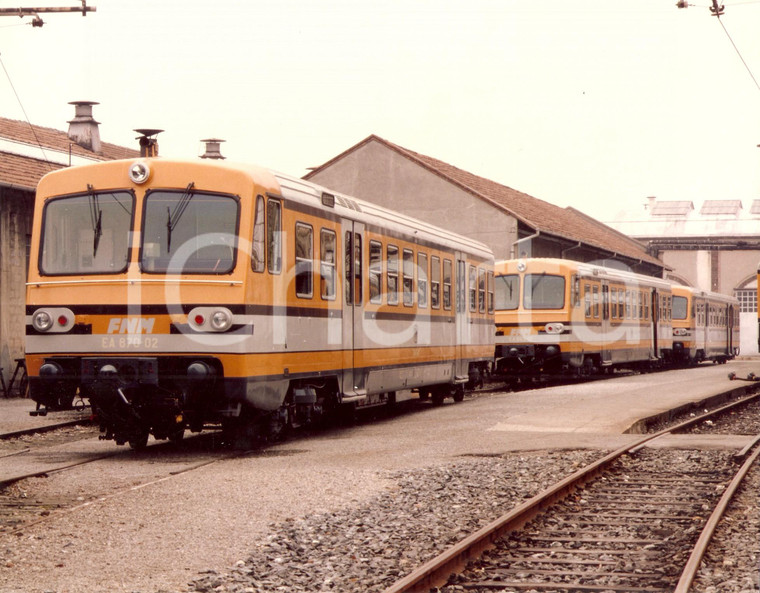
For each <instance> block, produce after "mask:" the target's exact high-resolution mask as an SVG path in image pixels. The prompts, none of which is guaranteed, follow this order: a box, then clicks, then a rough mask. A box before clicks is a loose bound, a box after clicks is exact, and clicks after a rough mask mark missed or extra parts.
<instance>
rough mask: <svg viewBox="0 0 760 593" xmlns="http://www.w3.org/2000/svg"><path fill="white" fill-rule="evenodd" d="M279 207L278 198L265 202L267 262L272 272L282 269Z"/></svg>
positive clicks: (280, 207)
mask: <svg viewBox="0 0 760 593" xmlns="http://www.w3.org/2000/svg"><path fill="white" fill-rule="evenodd" d="M281 209H282V206H281V204H280V202H279V201H278V200H269V202H268V203H267V263H268V265H269V272H270V273H272V274H279V273H280V272H281V271H282V230H281V228H280V224H281V222H280V221H281Z"/></svg>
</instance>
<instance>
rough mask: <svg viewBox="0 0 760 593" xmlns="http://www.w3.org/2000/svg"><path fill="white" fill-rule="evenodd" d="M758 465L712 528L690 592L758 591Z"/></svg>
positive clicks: (759, 587)
mask: <svg viewBox="0 0 760 593" xmlns="http://www.w3.org/2000/svg"><path fill="white" fill-rule="evenodd" d="M758 492H760V468H758V467H754V468H753V469H752V470H751V471H750V473H749V474H748V475H747V477H746V478H745V482H744V484H743V485H742V487H741V489H740V490H739V492H738V493H737V495H736V498H735V499H734V500H733V501H732V503H731V505H730V506H729V509H728V515H727V517H726V518H725V519H724V521H722V522H721V524H720V525H719V526H718V528H717V529H716V531H715V535H714V536H713V541H712V542H711V544H710V548H709V550H708V551H707V554H706V556H705V558H704V559H703V561H702V566H701V568H700V571H699V576H698V578H697V580H696V581H695V582H694V583H693V585H692V588H691V591H692V592H693V593H752V592H754V591H760V505H758Z"/></svg>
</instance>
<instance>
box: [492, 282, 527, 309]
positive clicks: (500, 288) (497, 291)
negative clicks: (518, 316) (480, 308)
mask: <svg viewBox="0 0 760 593" xmlns="http://www.w3.org/2000/svg"><path fill="white" fill-rule="evenodd" d="M493 297H494V308H495V309H496V310H497V311H514V310H515V309H517V307H518V306H519V305H520V277H519V276H518V275H517V274H507V275H506V276H496V277H495V278H494V295H493Z"/></svg>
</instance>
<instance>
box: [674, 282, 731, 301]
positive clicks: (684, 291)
mask: <svg viewBox="0 0 760 593" xmlns="http://www.w3.org/2000/svg"><path fill="white" fill-rule="evenodd" d="M673 294H674V295H678V296H686V295H689V294H690V295H692V296H693V297H700V298H705V299H708V300H711V301H721V302H726V303H738V302H739V300H738V299H737V298H736V297H734V296H731V295H728V294H723V293H721V292H712V291H710V290H701V289H699V288H694V287H693V286H684V285H682V284H674V285H673Z"/></svg>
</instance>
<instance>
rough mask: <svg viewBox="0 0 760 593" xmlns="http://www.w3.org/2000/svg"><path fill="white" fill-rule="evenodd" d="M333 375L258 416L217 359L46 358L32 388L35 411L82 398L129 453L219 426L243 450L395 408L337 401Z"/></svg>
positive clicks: (376, 398) (298, 385)
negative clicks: (366, 412) (153, 441)
mask: <svg viewBox="0 0 760 593" xmlns="http://www.w3.org/2000/svg"><path fill="white" fill-rule="evenodd" d="M489 370H490V366H489V365H488V364H486V363H483V362H479V363H473V364H471V366H470V371H469V375H468V376H467V377H466V378H463V379H462V380H460V381H457V382H454V383H444V384H438V385H425V386H422V387H419V388H418V392H419V396H420V398H423V399H424V398H426V397H429V398H430V399H431V400H432V402H433V403H434V404H440V403H442V402H443V400H444V399H445V398H446V397H452V398H453V399H454V401H455V402H459V401H462V399H464V394H465V388H466V387H474V386H477V385H482V383H483V380H484V377H485V376H486V374H487V373H488V372H489ZM338 386H339V381H338V378H337V376H326V377H315V378H305V379H297V380H292V381H290V382H289V384H288V387H287V392H286V394H285V396H284V398H283V399H282V400H281V404H280V405H279V406H276V407H275V409H268V410H264V409H259V408H256V407H255V406H253V405H250V402H248V401H246V387H245V380H225V378H224V376H223V370H222V365H221V363H220V361H219V360H217V359H215V358H206V359H203V358H192V357H172V358H157V357H84V358H75V357H71V358H66V357H51V358H46V359H45V361H44V363H43V365H42V367H41V368H40V373H39V377H36V378H34V380H33V381H31V382H30V392H31V396H32V399H34V400H35V401H36V402H37V404H38V408H39V407H40V406H43V407H45V406H46V407H50V409H59V407H58V403H57V402H60V401H62V400H63V399H65V400H67V401H69V403H70V400H72V399H73V398H74V397H75V396H79V397H81V398H83V399H87V400H89V402H90V405H91V408H92V412H93V415H94V417H95V418H96V420H97V421H98V422H99V424H100V430H101V433H102V435H101V437H100V438H101V439H104V440H114V441H115V442H116V444H118V445H123V444H126V443H128V444H129V445H130V447H132V448H134V449H141V448H143V447H145V446H146V445H147V442H148V439H149V437H150V436H151V435H152V436H153V437H154V438H155V439H157V440H163V439H168V440H170V441H175V442H176V441H180V440H181V439H182V438H183V435H184V432H185V430H187V429H189V430H190V431H192V432H201V431H202V430H203V428H204V426H207V425H210V424H214V425H221V427H222V429H223V431H224V432H225V433H226V435H227V436H226V439H225V440H227V441H228V442H230V443H232V444H234V446H237V447H240V446H243V447H245V446H249V445H250V444H251V443H252V442H254V441H256V440H258V439H262V438H266V439H269V440H277V439H279V438H281V437H282V436H283V435H284V434H285V433H287V432H288V431H289V430H291V429H294V428H298V427H302V426H306V425H315V424H316V425H319V424H322V423H324V422H327V421H330V422H332V421H338V422H345V421H348V420H352V419H353V418H354V416H355V414H356V413H357V412H358V411H359V410H362V409H366V408H371V407H378V406H390V405H393V404H395V403H396V392H395V391H385V392H380V393H370V394H366V395H364V396H363V397H359V398H357V397H353V398H346V400H347V401H344V398H342V397H341V394H340V390H339V387H338Z"/></svg>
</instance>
